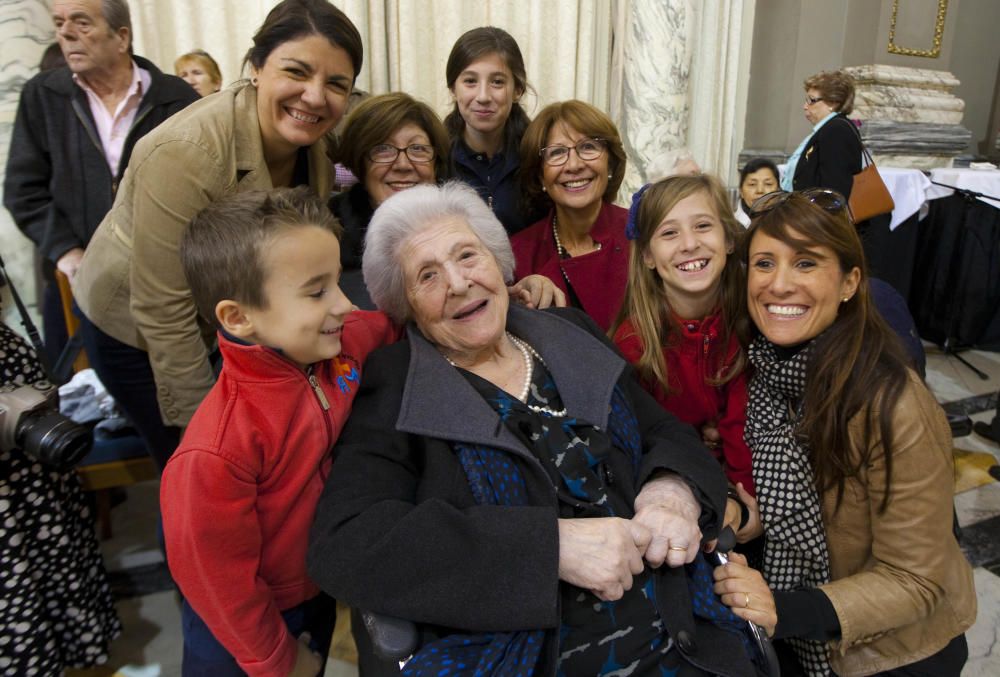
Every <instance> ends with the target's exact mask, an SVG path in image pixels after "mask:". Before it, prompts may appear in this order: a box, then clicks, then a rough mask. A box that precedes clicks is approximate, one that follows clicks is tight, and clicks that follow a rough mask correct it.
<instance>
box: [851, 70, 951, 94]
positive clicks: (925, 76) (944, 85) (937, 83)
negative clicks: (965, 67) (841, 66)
mask: <svg viewBox="0 0 1000 677" xmlns="http://www.w3.org/2000/svg"><path fill="white" fill-rule="evenodd" d="M845 70H847V71H849V72H850V73H851V74H852V75H853V76H854V78H855V79H856V80H857V81H858V82H859V83H866V82H877V83H880V84H885V85H899V86H903V87H916V88H919V89H938V90H943V91H951V90H952V89H953V88H955V87H958V85H960V84H961V82H959V80H958V78H956V77H955V76H954V75H952V74H951V73H948V72H947V71H936V70H931V69H929V68H907V67H904V66H886V65H884V64H868V65H864V66H851V67H849V68H846V69H845Z"/></svg>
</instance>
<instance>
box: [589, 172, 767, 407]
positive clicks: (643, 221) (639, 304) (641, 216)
mask: <svg viewBox="0 0 1000 677" xmlns="http://www.w3.org/2000/svg"><path fill="white" fill-rule="evenodd" d="M700 192H701V193H704V194H705V195H706V197H707V198H708V202H709V204H710V205H712V208H713V209H714V210H715V213H716V216H717V217H718V218H719V221H720V222H722V227H723V229H724V230H725V233H726V245H727V246H728V247H730V248H735V247H736V245H737V243H738V242H739V239H740V238H741V237H742V236H743V228H742V227H741V226H740V224H739V223H738V222H737V221H736V219H735V218H734V216H733V212H732V210H731V209H730V208H729V200H728V198H727V196H726V191H725V189H724V188H723V187H722V183H721V182H720V181H719V180H718V179H717V178H715V177H714V176H710V175H707V174H700V175H696V176H672V177H669V178H666V179H663V180H661V181H657V182H656V183H654V184H652V185H650V186H649V188H647V189H646V192H645V193H644V194H643V196H642V201H641V202H640V204H639V211H638V213H637V215H636V227H637V229H638V234H639V237H638V239H636V240H633V241H632V243H631V248H630V252H629V270H628V287H627V288H626V291H625V300H624V302H623V303H622V307H621V310H619V311H618V317H617V318H615V321H614V323H613V324H612V325H611V330H610V332H609V335H610V336H611V337H612V338H613V337H614V335H615V332H617V331H618V329H619V327H621V325H622V324H623V323H624V322H625V320H626V319H627V320H629V321H630V322H631V324H632V327H633V330H634V331H635V333H636V335H637V336H638V338H639V340H640V342H641V343H642V356H641V357H640V358H639V362H638V363H637V364H636V365H635V366H636V370H637V371H638V372H639V376H640V378H641V379H642V380H643V381H644V382H646V383H657V384H659V385H660V386H661V387H662V388H663V391H664V392H665V393H669V392H670V382H669V374H667V363H666V360H665V359H664V357H663V349H664V347H665V346H666V345H667V343H668V342H669V341H670V340H672V339H674V338H676V337H678V336H679V335H680V327H678V326H677V323H676V322H675V321H674V319H673V315H672V313H671V312H670V302H669V301H668V299H667V295H666V292H665V291H664V289H663V282H662V281H661V280H660V276H659V274H658V273H657V272H656V270H655V269H652V270H651V269H650V268H648V267H647V266H646V264H645V262H644V261H643V253H644V252H645V251H646V250H647V249H648V248H649V242H650V240H651V239H652V238H653V234H654V233H655V232H656V229H657V227H658V226H659V225H660V223H662V222H663V219H665V218H666V216H667V214H669V213H670V210H672V209H673V208H674V207H675V206H677V203H679V202H680V201H681V200H684V199H685V198H688V197H690V196H692V195H695V194H697V193H700ZM745 295H746V293H745V291H744V277H743V266H742V264H741V263H740V259H739V257H737V256H736V255H735V254H730V255H729V256H727V257H726V265H725V267H724V268H723V270H722V278H721V281H720V284H719V306H720V307H721V310H722V324H723V327H722V332H721V336H720V339H721V345H723V346H728V345H729V341H730V338H731V337H733V336H736V337H739V338H741V340H744V341H745V337H746V335H747V333H748V331H749V329H748V328H749V322H748V320H747V315H746V301H745ZM690 319H695V318H690ZM728 357H729V356H728V355H726V354H725V352H723V355H722V362H720V364H717V365H713V367H712V375H711V377H710V378H709V380H708V382H709V383H711V384H713V385H719V384H722V383H726V382H727V381H729V380H730V379H732V378H733V377H735V376H736V375H737V374H739V373H740V372H741V371H743V368H744V366H745V363H746V358H745V353H744V351H743V349H742V348H740V349H739V351H738V352H737V354H736V356H735V358H733V359H732V360H731V361H730V363H729V364H726V363H725V362H726V360H727V358H728Z"/></svg>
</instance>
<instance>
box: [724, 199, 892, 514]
mask: <svg viewBox="0 0 1000 677" xmlns="http://www.w3.org/2000/svg"><path fill="white" fill-rule="evenodd" d="M758 233H765V234H767V235H769V236H770V237H773V238H775V239H776V240H779V241H781V242H783V243H785V244H786V245H788V246H789V247H792V248H793V249H796V250H801V249H804V248H809V249H815V248H817V247H826V248H827V249H830V250H832V252H833V254H834V256H835V257H836V260H837V262H838V264H839V266H840V269H841V271H842V272H843V273H844V274H845V275H846V274H848V273H850V272H851V270H853V269H854V268H857V269H858V270H859V271H860V272H861V278H860V283H859V284H858V289H857V292H856V293H855V294H854V296H852V297H851V298H850V299H849V300H848V301H846V302H844V303H841V304H840V307H839V309H838V312H837V317H836V319H835V320H834V322H833V324H832V325H830V327H829V328H827V329H826V330H825V331H824V332H823V333H822V334H820V335H819V336H818V337H816V339H815V342H814V345H813V347H812V359H811V360H810V362H809V364H808V366H807V367H806V388H805V394H804V395H803V403H802V411H803V415H802V418H801V419H800V420H799V423H798V428H797V434H798V435H800V436H801V437H802V438H803V439H804V440H805V441H806V442H807V443H808V447H809V456H810V461H811V462H812V466H813V471H814V472H815V475H816V488H817V490H818V491H820V492H825V491H828V490H830V489H832V488H836V490H837V500H836V505H837V506H838V507H839V505H840V502H841V500H842V499H843V496H844V489H845V486H846V482H847V480H848V479H850V478H855V477H858V476H859V475H860V474H861V473H862V471H863V470H864V468H866V467H867V466H868V465H869V464H870V463H872V461H873V460H875V459H876V458H877V455H878V454H882V456H884V463H885V492H884V494H883V498H882V502H881V505H880V506H879V508H878V510H879V512H880V513H881V512H884V511H885V509H886V507H887V506H888V504H889V500H890V488H891V484H892V463H893V457H892V456H893V455H892V449H893V445H894V442H895V434H894V432H893V416H894V414H895V407H896V403H897V402H898V401H899V397H900V395H901V394H902V392H903V390H904V388H905V387H906V384H907V382H908V379H909V375H908V370H907V365H908V364H909V362H908V360H907V357H906V353H905V351H904V349H903V346H902V344H901V343H900V341H899V338H898V337H897V336H896V334H895V332H893V331H892V329H890V328H889V326H888V325H887V324H886V322H885V320H883V319H882V316H881V315H880V314H879V312H878V311H877V309H876V308H875V307H874V305H873V303H872V300H871V294H870V292H869V289H868V272H867V270H866V267H865V258H864V252H863V250H862V248H861V240H860V239H859V238H858V234H857V231H856V230H855V228H854V225H853V224H852V223H851V222H850V220H849V219H848V217H847V214H846V213H844V212H840V213H837V214H831V213H830V212H827V211H824V210H823V209H821V208H820V207H818V206H816V205H815V204H813V203H812V202H810V201H809V200H808V199H807V198H805V197H802V196H800V195H797V194H793V195H791V196H790V197H789V198H788V199H787V200H786V201H785V202H784V203H782V204H780V205H779V206H777V207H775V208H774V209H772V210H771V211H768V212H765V213H764V214H762V215H760V216H757V217H755V218H754V220H753V223H751V226H750V229H749V231H748V233H747V237H746V238H745V241H744V243H743V246H742V248H741V251H740V257H739V258H740V260H741V261H743V262H748V261H749V253H750V245H751V243H752V241H753V238H754V237H755V236H756V234H758ZM858 415H860V416H861V417H862V419H861V420H862V429H861V437H860V439H854V438H853V437H852V435H851V430H850V424H851V421H852V420H854V418H855V417H856V416H858Z"/></svg>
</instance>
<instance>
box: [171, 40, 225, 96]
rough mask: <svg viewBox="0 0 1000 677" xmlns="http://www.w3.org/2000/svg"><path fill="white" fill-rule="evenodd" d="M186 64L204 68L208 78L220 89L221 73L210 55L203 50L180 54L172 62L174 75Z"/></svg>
mask: <svg viewBox="0 0 1000 677" xmlns="http://www.w3.org/2000/svg"><path fill="white" fill-rule="evenodd" d="M187 62H191V63H196V64H198V65H199V66H201V67H202V68H204V69H205V73H207V74H208V77H210V78H212V82H214V83H215V84H216V85H217V86H219V87H222V71H220V70H219V64H217V63H215V59H213V58H212V55H211V54H209V53H208V52H206V51H205V50H203V49H194V50H191V51H190V52H188V53H187V54H181V55H180V56H179V57H177V59H176V60H175V61H174V73H175V74H177V73H180V72H181V66H182V65H183V64H185V63H187Z"/></svg>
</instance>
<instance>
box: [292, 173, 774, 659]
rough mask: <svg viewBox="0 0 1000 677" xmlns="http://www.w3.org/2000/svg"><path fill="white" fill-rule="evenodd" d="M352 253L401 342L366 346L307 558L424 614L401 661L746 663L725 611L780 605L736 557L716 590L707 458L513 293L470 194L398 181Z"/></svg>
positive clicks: (367, 599) (551, 318) (717, 502)
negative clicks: (399, 329)
mask: <svg viewBox="0 0 1000 677" xmlns="http://www.w3.org/2000/svg"><path fill="white" fill-rule="evenodd" d="M362 267H363V271H364V277H365V283H366V284H367V286H368V290H369V292H370V293H371V297H372V299H373V300H374V302H375V303H376V304H377V305H378V307H379V308H380V309H381V310H383V311H385V312H386V313H388V314H389V315H390V317H392V318H393V319H394V320H395V321H397V322H399V323H404V324H406V326H407V333H408V340H407V341H402V342H400V343H398V344H396V345H393V346H388V347H387V348H385V349H383V350H380V351H378V352H376V353H374V354H373V355H372V356H371V357H370V358H369V360H368V362H367V364H366V367H365V377H364V381H363V383H362V385H361V389H360V391H359V393H358V396H357V399H356V400H355V403H354V409H353V413H352V415H351V418H350V420H349V422H348V424H347V426H346V427H345V429H344V431H343V433H342V434H341V436H340V441H339V443H338V446H337V449H336V455H337V461H336V464H335V466H334V472H333V473H332V475H331V477H330V480H329V482H328V484H327V487H326V490H325V493H324V494H323V497H322V499H321V501H320V505H319V508H318V511H317V515H316V521H315V523H314V526H313V532H312V543H311V547H310V551H309V570H310V574H311V575H312V577H313V578H314V580H316V581H317V582H318V583H319V585H320V586H321V587H323V588H324V589H325V590H326V591H327V592H329V593H330V594H333V595H335V596H336V598H337V599H338V600H342V601H344V602H346V603H347V604H349V605H350V606H352V607H355V608H361V609H367V610H370V611H374V612H378V613H381V614H385V615H390V616H395V617H399V618H405V619H409V620H412V621H415V622H416V623H417V624H418V627H419V629H420V635H421V640H422V642H423V647H422V648H421V649H420V650H419V651H418V652H417V653H416V655H415V656H414V657H413V658H412V660H411V661H410V662H409V663H407V666H406V668H405V669H404V674H418V673H420V674H439V672H440V670H442V669H445V668H446V667H448V666H450V667H451V668H456V666H460V665H461V666H465V667H464V669H458V670H455V671H453V672H451V673H449V674H473V671H475V670H476V669H477V668H478V669H481V670H483V674H511V675H514V674H516V675H521V674H523V675H532V674H534V675H555V674H556V672H557V670H558V671H560V672H561V673H563V674H567V675H583V674H587V675H595V674H606V673H610V672H613V671H615V670H623V669H627V668H629V667H631V668H632V674H649V673H650V671H651V670H655V671H658V670H659V668H660V667H665V668H668V669H669V670H678V669H680V673H679V674H707V673H706V672H703V670H704V671H707V672H710V673H711V674H722V675H748V676H750V675H753V674H754V668H753V666H752V663H751V661H750V659H749V658H748V653H747V650H746V649H745V648H744V643H743V642H742V638H741V636H740V632H741V630H740V628H741V627H744V626H745V623H743V621H740V620H739V619H738V618H737V615H739V616H740V617H742V618H744V619H747V618H751V619H753V620H755V621H756V622H758V623H759V624H762V625H764V626H765V627H769V626H772V625H773V623H774V622H775V617H774V609H773V607H772V606H768V604H769V602H768V601H766V600H765V599H757V598H754V599H753V600H752V601H753V602H754V604H753V605H749V606H750V608H749V609H746V608H744V607H745V606H748V605H747V604H745V602H749V601H751V600H750V597H749V595H748V594H747V593H748V592H752V591H754V590H756V589H759V588H758V587H756V586H759V585H761V584H762V579H759V575H758V574H756V572H754V571H752V570H750V569H748V568H746V567H744V566H743V564H742V563H739V562H731V563H730V564H729V565H728V566H729V567H730V568H732V569H735V570H737V571H739V572H743V573H745V576H746V578H742V579H741V578H740V577H739V576H736V577H735V578H734V579H733V580H730V581H727V586H726V587H725V589H722V588H719V586H718V584H717V586H716V587H717V590H716V592H718V593H719V594H720V595H721V600H722V602H723V603H722V604H720V603H719V599H720V597H716V596H715V595H713V594H712V571H711V568H710V566H709V565H708V564H707V562H706V560H705V559H704V556H703V555H702V544H703V543H704V542H706V541H707V539H711V538H714V537H715V535H716V534H717V533H718V530H719V526H720V522H721V521H722V517H723V513H724V506H725V499H726V482H725V478H724V476H723V475H722V472H721V470H720V469H719V466H718V464H717V463H716V462H715V461H714V459H713V458H712V457H711V455H710V454H709V453H708V452H707V451H706V450H705V448H704V447H703V446H702V445H701V443H700V441H699V439H698V437H697V435H695V434H694V431H693V430H692V429H691V428H689V427H687V426H685V425H683V424H681V423H679V422H678V421H677V420H676V419H674V418H673V417H672V416H671V415H670V414H668V413H666V412H665V411H664V410H663V409H662V408H661V407H659V406H658V405H657V404H656V402H655V401H654V400H652V399H651V398H650V397H649V396H648V395H647V394H646V393H645V392H644V391H643V390H642V388H641V387H639V386H638V384H637V382H636V381H635V380H634V379H633V377H632V375H631V373H630V370H629V368H628V367H627V365H626V363H625V361H624V360H623V359H622V358H621V357H619V356H618V354H617V353H616V352H615V351H614V349H613V347H611V346H610V344H609V342H608V341H607V339H606V338H605V337H604V336H603V334H602V333H601V331H600V330H599V329H598V328H597V326H596V325H595V324H594V323H593V321H591V320H590V319H589V318H588V317H587V316H586V315H584V314H583V313H582V312H580V311H577V310H572V309H549V310H544V311H541V310H532V309H528V308H524V307H521V306H517V305H512V304H510V303H509V300H508V295H507V293H506V284H505V281H506V280H510V279H511V277H512V274H513V269H514V259H513V255H512V253H511V248H510V243H509V241H508V239H507V235H506V232H505V231H504V229H503V226H502V225H501V224H500V222H499V221H497V219H496V217H495V216H494V215H493V213H492V212H491V211H490V209H489V208H488V207H487V206H486V204H485V203H484V202H483V201H482V200H481V199H479V197H478V196H477V195H476V194H475V192H474V191H473V190H472V189H470V188H468V187H465V186H462V185H460V184H454V183H452V184H446V185H444V186H431V185H427V186H417V187H414V188H411V189H410V190H407V191H404V192H402V193H399V194H398V195H395V196H393V197H391V198H389V199H388V200H387V201H386V202H385V203H383V205H382V206H380V207H379V209H378V210H377V211H376V212H375V215H374V217H373V218H372V221H371V224H370V225H369V227H368V232H367V235H366V242H365V253H364V260H363V264H362ZM755 576H756V577H757V578H754V577H755ZM726 605H731V606H736V607H739V608H738V609H733V610H730V609H729V608H727V606H726ZM734 612H735V614H734ZM491 670H492V671H491Z"/></svg>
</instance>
